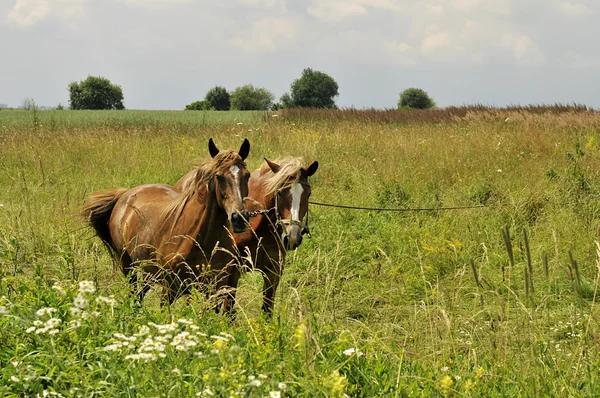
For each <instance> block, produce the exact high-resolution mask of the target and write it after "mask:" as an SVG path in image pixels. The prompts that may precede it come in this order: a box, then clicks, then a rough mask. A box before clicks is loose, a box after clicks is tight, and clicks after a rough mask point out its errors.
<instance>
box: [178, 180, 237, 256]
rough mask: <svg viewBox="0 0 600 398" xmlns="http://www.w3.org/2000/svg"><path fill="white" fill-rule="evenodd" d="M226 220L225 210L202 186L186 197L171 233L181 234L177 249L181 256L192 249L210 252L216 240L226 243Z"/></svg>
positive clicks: (222, 243) (190, 252)
mask: <svg viewBox="0 0 600 398" xmlns="http://www.w3.org/2000/svg"><path fill="white" fill-rule="evenodd" d="M226 224H227V214H226V213H225V212H224V211H223V210H222V209H221V208H220V207H219V205H218V203H217V198H216V197H215V195H214V193H210V192H207V190H206V188H202V189H201V190H199V191H197V192H195V193H194V194H193V195H192V196H191V197H190V198H189V199H188V201H187V203H186V204H185V206H184V208H183V211H182V212H181V215H180V217H179V220H178V222H177V228H175V229H174V231H173V236H181V237H182V239H181V240H180V241H179V245H178V248H177V252H178V253H180V254H182V255H184V256H185V257H187V256H189V255H191V254H192V252H193V251H195V250H201V251H203V252H208V253H207V254H208V255H210V252H211V251H212V250H213V248H214V246H215V244H216V242H217V241H219V242H220V245H221V246H226V245H227V242H228V241H229V240H230V239H229V236H228V234H227V230H226V227H225V225H226Z"/></svg>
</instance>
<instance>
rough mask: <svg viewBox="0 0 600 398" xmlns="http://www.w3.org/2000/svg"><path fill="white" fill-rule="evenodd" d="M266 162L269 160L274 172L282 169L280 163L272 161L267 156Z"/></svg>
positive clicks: (268, 162)
mask: <svg viewBox="0 0 600 398" xmlns="http://www.w3.org/2000/svg"><path fill="white" fill-rule="evenodd" d="M265 162H267V164H268V165H269V168H270V169H271V171H272V172H273V173H277V172H278V171H279V170H281V166H280V165H278V164H277V163H275V162H271V161H270V160H269V159H267V158H265Z"/></svg>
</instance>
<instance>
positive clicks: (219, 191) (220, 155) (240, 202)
mask: <svg viewBox="0 0 600 398" xmlns="http://www.w3.org/2000/svg"><path fill="white" fill-rule="evenodd" d="M208 150H209V152H210V155H211V156H212V157H213V160H214V161H215V166H214V170H213V172H212V173H211V175H210V180H209V181H208V189H209V190H211V191H214V193H215V196H216V198H217V203H218V205H219V207H220V208H221V209H223V210H224V211H225V212H226V213H227V218H228V220H229V223H230V225H231V229H232V230H233V232H235V233H241V232H244V231H245V230H246V228H247V225H248V224H247V222H246V220H248V212H247V211H246V209H245V205H244V199H245V198H246V197H247V196H248V179H249V178H250V173H249V172H248V169H246V164H245V163H244V159H246V157H247V156H248V152H250V143H249V142H248V140H247V139H245V140H244V142H243V143H242V146H241V147H240V150H239V151H238V152H237V153H235V152H232V151H223V152H221V151H219V149H218V148H217V147H216V145H215V143H214V142H213V140H212V138H211V139H210V141H209V142H208Z"/></svg>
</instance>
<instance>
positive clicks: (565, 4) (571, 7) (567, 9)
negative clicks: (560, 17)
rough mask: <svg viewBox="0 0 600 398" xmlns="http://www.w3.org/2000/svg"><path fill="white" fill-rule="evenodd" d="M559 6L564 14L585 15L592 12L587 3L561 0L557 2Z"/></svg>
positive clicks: (571, 15)
mask: <svg viewBox="0 0 600 398" xmlns="http://www.w3.org/2000/svg"><path fill="white" fill-rule="evenodd" d="M557 7H558V9H559V10H560V11H561V12H562V13H563V14H566V15H568V16H570V17H584V16H587V15H589V14H590V9H589V8H588V7H587V6H586V5H585V4H578V3H571V2H569V1H560V2H558V3H557Z"/></svg>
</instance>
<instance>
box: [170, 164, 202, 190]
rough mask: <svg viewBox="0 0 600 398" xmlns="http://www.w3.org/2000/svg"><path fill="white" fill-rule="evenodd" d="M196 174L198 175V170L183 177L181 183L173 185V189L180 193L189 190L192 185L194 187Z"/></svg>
mask: <svg viewBox="0 0 600 398" xmlns="http://www.w3.org/2000/svg"><path fill="white" fill-rule="evenodd" d="M196 174H198V170H196V169H194V170H191V171H189V172H188V173H187V174H186V175H184V176H183V177H181V178H180V179H179V181H177V182H176V183H175V185H173V189H175V190H176V191H179V192H183V191H185V190H187V189H189V187H190V185H192V183H193V182H194V179H195V178H196Z"/></svg>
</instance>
